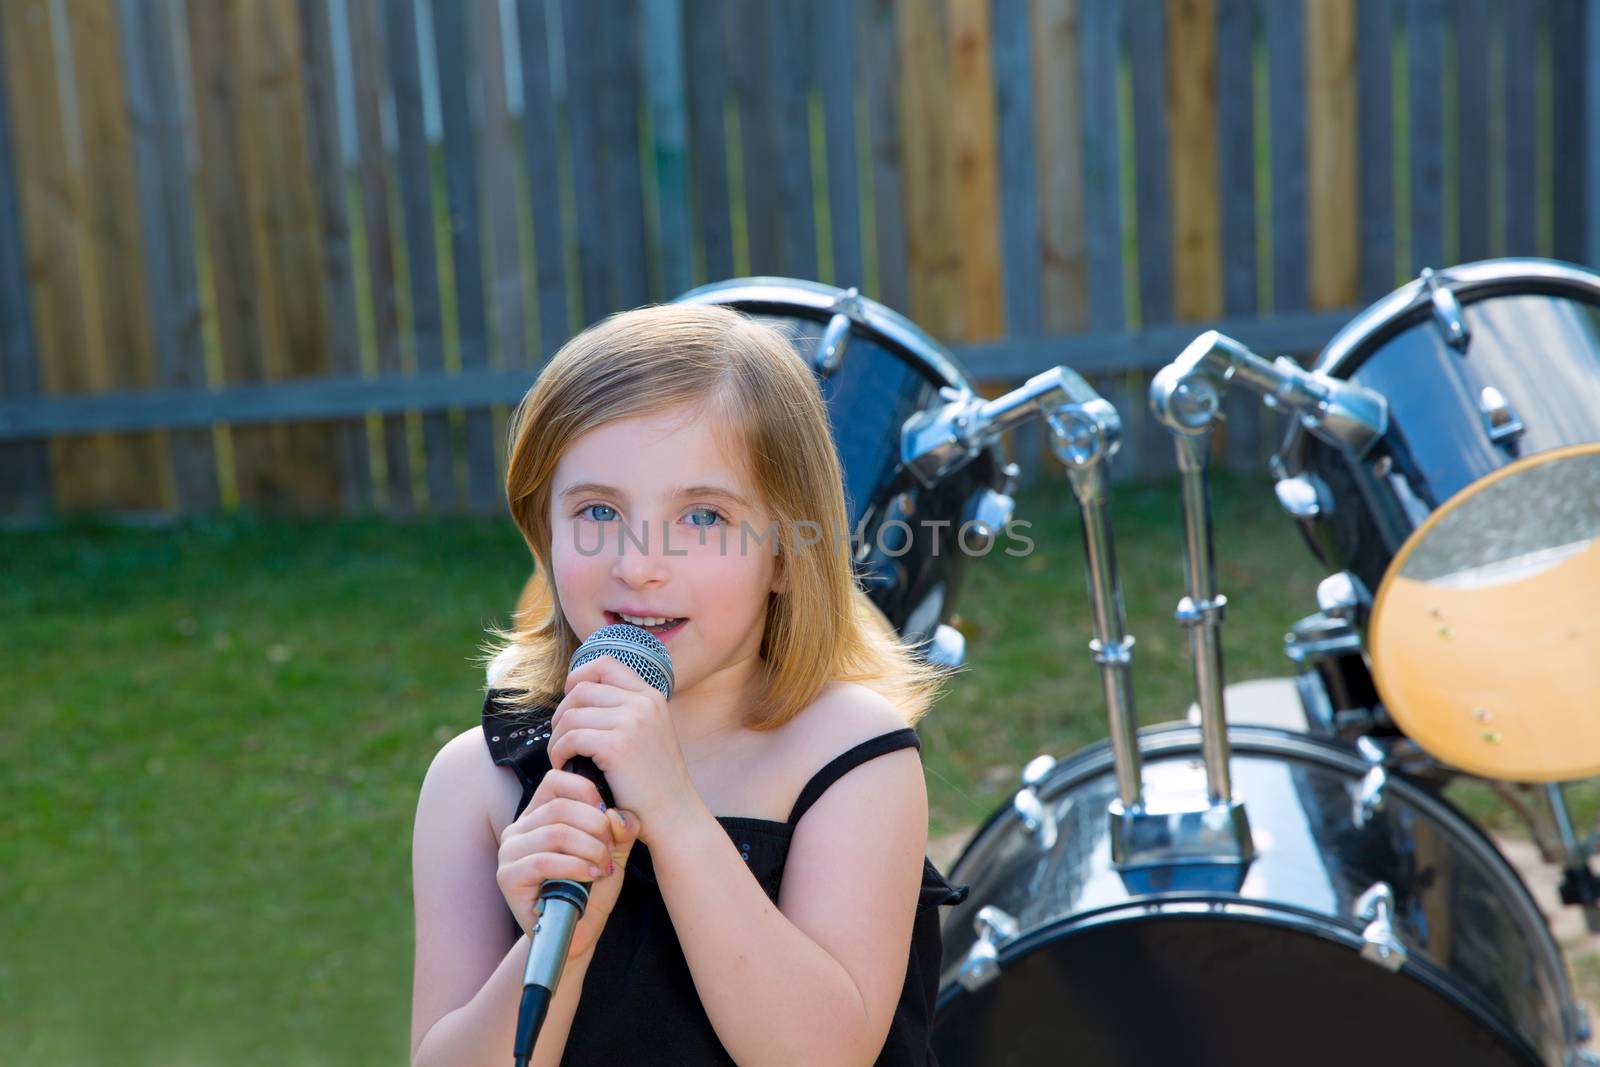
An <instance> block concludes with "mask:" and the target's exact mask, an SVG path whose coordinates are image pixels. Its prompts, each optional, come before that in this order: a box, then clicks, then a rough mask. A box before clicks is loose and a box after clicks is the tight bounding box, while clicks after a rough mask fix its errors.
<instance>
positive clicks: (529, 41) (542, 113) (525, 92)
mask: <svg viewBox="0 0 1600 1067" xmlns="http://www.w3.org/2000/svg"><path fill="white" fill-rule="evenodd" d="M517 49H518V54H519V57H520V58H521V60H522V143H523V147H524V150H525V151H526V153H527V155H526V158H527V169H528V200H529V204H528V210H529V212H530V214H531V215H532V217H533V265H534V285H535V288H536V289H537V291H538V294H539V296H538V315H539V361H540V362H543V361H544V360H546V359H549V358H550V356H551V355H552V354H554V352H555V350H556V349H557V348H560V347H561V343H562V342H563V341H565V340H566V339H567V334H568V332H569V330H570V329H571V323H570V322H569V321H568V315H569V312H568V310H567V255H566V237H565V234H564V231H563V228H562V220H561V161H560V160H561V154H560V146H559V144H558V142H557V140H556V102H555V96H554V95H553V93H552V91H551V85H550V79H551V77H552V73H551V70H550V37H549V26H548V25H547V23H546V20H545V2H544V0H523V2H522V3H521V4H519V5H518V7H517ZM573 165H574V167H576V150H575V149H574V164H573ZM574 176H576V175H574ZM580 218H581V216H580Z"/></svg>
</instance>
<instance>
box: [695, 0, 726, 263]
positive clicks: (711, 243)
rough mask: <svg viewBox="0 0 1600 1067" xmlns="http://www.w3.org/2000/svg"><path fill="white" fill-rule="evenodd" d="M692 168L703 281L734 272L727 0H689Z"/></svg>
mask: <svg viewBox="0 0 1600 1067" xmlns="http://www.w3.org/2000/svg"><path fill="white" fill-rule="evenodd" d="M687 3H688V8H687V19H686V21H687V24H688V25H689V26H691V27H693V31H692V32H690V33H688V34H686V35H685V42H686V45H687V48H688V69H687V74H688V80H689V137H690V140H691V142H692V144H693V151H692V152H691V154H690V157H689V169H690V171H691V172H692V174H693V184H694V219H695V227H694V228H695V232H696V233H698V234H699V237H700V247H701V249H702V250H703V251H702V256H701V267H700V270H699V272H698V273H697V274H696V276H695V280H696V281H699V282H706V281H721V280H722V279H724V278H731V277H733V208H732V205H731V203H730V201H729V196H728V131H727V121H726V117H727V116H726V110H725V109H726V106H727V100H728V57H727V49H726V47H725V44H726V36H725V31H724V28H723V22H724V13H725V7H726V5H725V2H724V0H687Z"/></svg>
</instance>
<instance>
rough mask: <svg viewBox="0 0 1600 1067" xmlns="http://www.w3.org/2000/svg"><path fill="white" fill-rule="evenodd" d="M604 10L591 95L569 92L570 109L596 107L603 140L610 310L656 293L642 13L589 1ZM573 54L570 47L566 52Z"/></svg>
mask: <svg viewBox="0 0 1600 1067" xmlns="http://www.w3.org/2000/svg"><path fill="white" fill-rule="evenodd" d="M590 2H591V3H594V4H595V6H596V8H597V9H598V10H599V11H600V12H601V17H600V27H599V29H600V32H599V35H598V37H597V38H596V39H595V40H593V41H591V42H588V43H587V44H588V47H593V48H595V50H596V52H597V53H598V55H599V58H600V65H599V66H598V67H597V68H594V69H592V70H591V73H592V74H595V75H598V77H599V82H598V87H597V88H598V91H597V92H596V94H595V96H594V97H593V98H592V99H589V100H585V99H584V98H582V97H572V96H570V95H569V96H568V100H569V108H572V107H589V106H592V107H593V108H594V109H595V110H596V111H597V113H598V114H597V115H596V119H597V122H598V126H599V130H598V134H599V140H600V160H601V168H602V169H601V175H600V180H601V184H602V186H603V187H604V190H605V212H606V222H607V231H608V233H609V234H610V237H611V243H610V245H609V249H608V256H609V260H610V264H609V265H610V268H611V285H612V290H611V302H610V305H609V306H608V307H607V308H606V312H607V313H608V314H609V313H610V312H613V311H621V310H623V309H626V308H633V307H638V306H639V305H640V304H643V303H645V302H647V301H649V300H650V299H651V298H652V297H653V296H654V295H656V294H654V293H652V291H651V287H650V269H649V265H650V260H649V237H648V235H647V234H646V232H645V219H644V173H643V169H642V167H643V161H642V159H641V157H640V154H639V153H640V145H639V104H640V101H641V99H642V94H641V92H640V85H639V15H638V6H637V4H636V3H635V2H634V0H599V2H596V0H590ZM568 54H569V55H570V54H571V53H570V52H569V53H568Z"/></svg>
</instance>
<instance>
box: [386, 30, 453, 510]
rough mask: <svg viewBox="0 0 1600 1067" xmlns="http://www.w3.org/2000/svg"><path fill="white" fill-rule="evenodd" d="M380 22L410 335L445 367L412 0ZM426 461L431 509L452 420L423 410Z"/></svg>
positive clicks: (433, 366) (441, 501)
mask: <svg viewBox="0 0 1600 1067" xmlns="http://www.w3.org/2000/svg"><path fill="white" fill-rule="evenodd" d="M386 13H387V16H388V17H387V19H386V20H385V24H384V25H385V28H386V29H387V31H388V35H389V37H388V41H389V78H390V83H391V85H392V86H393V89H394V119H395V132H396V135H397V137H398V141H399V146H398V147H399V151H398V152H397V154H396V155H397V160H398V165H399V169H400V202H401V215H402V217H403V218H404V220H405V235H406V274H407V275H409V277H410V291H411V336H412V342H413V344H414V346H415V349H416V354H417V373H419V374H436V373H438V372H439V371H441V370H442V369H443V368H444V321H443V313H442V310H441V308H440V303H439V274H438V267H437V264H436V262H435V260H436V254H435V248H434V239H433V190H432V185H433V182H432V175H433V165H432V161H431V160H430V159H429V153H428V137H427V132H426V130H424V128H423V121H422V72H421V55H420V54H419V52H418V50H417V24H416V18H415V8H414V7H413V6H412V3H411V0H389V3H388V5H387V8H386ZM422 442H423V451H424V460H423V464H424V468H425V469H426V471H427V479H428V482H427V484H428V505H429V507H430V508H432V509H433V510H435V511H444V510H449V509H451V508H453V507H455V505H456V489H455V469H454V468H455V464H454V462H453V454H452V450H451V447H450V444H451V443H450V423H449V420H448V419H447V418H446V417H445V414H444V412H442V411H427V412H425V413H424V414H423V416H422Z"/></svg>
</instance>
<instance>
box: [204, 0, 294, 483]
mask: <svg viewBox="0 0 1600 1067" xmlns="http://www.w3.org/2000/svg"><path fill="white" fill-rule="evenodd" d="M186 11H187V12H188V16H189V19H188V21H189V27H188V28H189V39H190V47H189V56H190V62H191V63H192V65H193V68H194V74H193V84H194V108H195V125H196V127H197V131H198V134H199V138H198V140H199V145H200V190H201V206H202V211H201V216H202V218H203V219H204V225H205V239H206V247H207V249H208V252H209V256H208V265H209V267H210V272H209V273H210V276H211V289H212V302H211V303H212V307H213V308H215V309H216V316H217V337H218V341H219V343H220V345H221V348H222V353H221V354H222V366H223V374H222V377H223V381H224V382H225V383H226V384H229V385H236V384H241V383H245V382H254V381H260V380H262V379H264V378H265V377H266V376H267V362H266V359H267V357H266V354H265V352H264V350H263V338H262V333H261V317H262V307H261V303H260V297H259V296H258V293H259V287H258V285H257V281H256V274H257V268H256V265H255V257H254V255H253V254H252V250H251V247H250V231H249V230H248V229H247V228H246V227H245V226H244V225H243V224H242V223H241V219H243V218H245V217H247V216H249V215H250V214H251V213H252V212H254V211H257V210H259V208H258V207H257V204H256V200H255V198H254V196H253V190H252V188H251V186H250V185H249V184H247V181H246V177H245V174H246V170H247V163H246V161H245V158H244V155H243V148H242V145H241V140H240V139H241V137H242V131H241V130H240V128H239V127H240V120H239V116H240V114H241V112H242V106H243V105H242V101H241V94H242V90H241V87H240V81H241V79H242V76H243V75H242V71H240V69H239V58H238V49H237V47H236V45H235V37H236V34H235V32H234V19H235V16H236V15H237V14H238V12H237V11H236V10H234V9H231V8H228V7H225V6H223V5H220V4H188V5H186ZM229 437H230V439H231V441H232V451H233V471H232V478H233V483H234V485H235V486H237V491H238V498H239V501H240V502H241V503H246V504H256V503H269V502H270V501H271V499H272V496H273V494H274V486H275V484H276V478H277V477H278V475H277V473H276V471H277V468H278V466H279V462H280V461H279V457H278V454H277V448H276V446H275V443H274V440H273V434H272V431H271V428H270V427H266V426H235V427H232V428H231V429H230V433H229Z"/></svg>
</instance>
